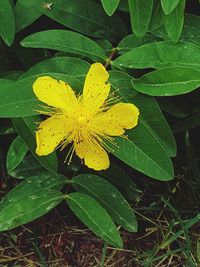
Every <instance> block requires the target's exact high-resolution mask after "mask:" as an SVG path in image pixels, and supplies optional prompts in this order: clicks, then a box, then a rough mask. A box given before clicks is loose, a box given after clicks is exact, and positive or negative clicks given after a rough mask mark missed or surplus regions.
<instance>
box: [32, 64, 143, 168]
mask: <svg viewBox="0 0 200 267" xmlns="http://www.w3.org/2000/svg"><path fill="white" fill-rule="evenodd" d="M108 77H109V74H108V72H107V71H106V69H105V68H104V67H103V65H102V64H100V63H94V64H92V65H91V67H90V69H89V71H88V73H87V76H86V79H85V83H84V88H83V93H82V95H79V96H76V95H75V93H74V91H73V90H72V88H71V87H70V86H69V84H67V83H65V82H63V81H57V80H55V79H53V78H51V77H49V76H43V77H39V78H38V79H37V80H36V81H35V82H34V84H33V91H34V93H35V94H36V96H37V97H38V99H39V100H40V101H42V102H44V103H45V104H47V105H48V106H50V107H51V108H50V109H51V111H49V112H47V114H48V115H50V118H48V119H46V120H45V121H43V122H42V123H41V124H40V125H39V127H38V130H37V132H36V142H37V148H36V153H37V154H38V155H39V156H42V155H48V154H50V153H51V152H53V151H54V150H55V149H56V148H58V147H60V148H61V150H62V149H63V148H65V147H66V146H67V145H68V144H69V143H73V145H72V148H71V151H70V153H71V156H70V160H71V157H72V154H73V153H74V151H75V153H76V154H77V155H78V157H79V158H81V159H82V160H83V161H84V163H85V165H87V166H88V167H89V168H92V169H94V170H105V169H107V168H108V167H109V165H110V162H109V157H108V154H107V152H106V151H105V148H106V149H107V150H109V148H108V145H107V143H108V142H109V141H110V142H113V136H122V135H123V134H124V132H125V131H124V129H131V128H133V127H135V126H136V125H137V123H138V116H139V110H138V108H137V107H136V106H135V105H133V104H129V103H121V102H120V103H117V104H114V105H111V103H112V102H113V100H116V99H115V98H114V97H113V95H112V94H110V95H109V92H110V84H109V83H108V82H107V80H108ZM107 141H108V142H107Z"/></svg>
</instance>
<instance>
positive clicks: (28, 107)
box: [0, 72, 82, 118]
mask: <svg viewBox="0 0 200 267" xmlns="http://www.w3.org/2000/svg"><path fill="white" fill-rule="evenodd" d="M40 76H51V77H53V78H55V79H58V80H59V79H60V80H63V81H65V82H67V83H69V85H70V86H71V87H72V88H73V89H79V90H80V89H81V88H82V83H81V82H80V81H79V80H78V79H77V78H75V77H72V76H69V75H66V74H62V73H46V72H45V73H40V74H37V75H33V76H30V77H27V78H24V79H21V80H18V81H16V82H15V83H13V82H10V83H9V84H8V83H7V82H6V84H5V86H4V83H3V85H2V86H1V88H0V117H2V118H5V117H6V118H17V117H28V116H32V115H36V114H38V112H37V111H36V110H38V109H39V110H41V109H42V107H41V102H39V101H38V99H37V98H36V96H35V94H34V93H33V89H32V87H33V83H34V81H35V80H36V79H37V78H38V77H40ZM0 81H2V80H0ZM4 81H5V80H4Z"/></svg>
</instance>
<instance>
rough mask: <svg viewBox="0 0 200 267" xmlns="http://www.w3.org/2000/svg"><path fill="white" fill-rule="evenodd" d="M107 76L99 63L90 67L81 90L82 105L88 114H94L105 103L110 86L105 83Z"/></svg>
mask: <svg viewBox="0 0 200 267" xmlns="http://www.w3.org/2000/svg"><path fill="white" fill-rule="evenodd" d="M108 78H109V74H108V72H107V71H106V69H105V68H104V66H103V65H102V64H100V63H94V64H92V65H91V67H90V69H89V71H88V73H87V76H86V79H85V83H84V88H83V103H84V106H85V107H86V109H87V110H89V111H90V113H95V112H96V111H97V110H98V109H99V108H100V107H101V106H102V105H103V103H104V102H105V100H106V99H107V97H108V95H109V92H110V84H109V83H106V82H107V80H108Z"/></svg>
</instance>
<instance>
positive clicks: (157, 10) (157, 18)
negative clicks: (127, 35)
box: [148, 0, 164, 32]
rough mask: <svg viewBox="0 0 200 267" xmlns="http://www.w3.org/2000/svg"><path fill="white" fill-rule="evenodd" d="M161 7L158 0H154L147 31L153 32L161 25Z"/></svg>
mask: <svg viewBox="0 0 200 267" xmlns="http://www.w3.org/2000/svg"><path fill="white" fill-rule="evenodd" d="M163 17H164V16H163V9H162V7H161V3H160V0H155V1H154V5H153V11H152V18H151V22H150V25H149V29H148V30H149V32H154V31H156V30H157V29H159V28H160V27H161V26H162V25H163V23H164V22H163Z"/></svg>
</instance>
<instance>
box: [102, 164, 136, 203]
mask: <svg viewBox="0 0 200 267" xmlns="http://www.w3.org/2000/svg"><path fill="white" fill-rule="evenodd" d="M101 175H102V176H104V177H105V178H106V179H108V180H109V181H110V182H111V183H112V184H113V185H115V186H116V187H117V188H118V189H119V191H120V192H122V194H123V195H124V196H125V197H126V198H128V199H130V200H131V201H139V200H140V195H141V191H140V190H139V189H138V188H137V186H136V184H135V183H134V182H133V180H132V179H131V178H130V176H129V175H128V174H127V173H126V172H125V171H124V170H122V169H121V168H120V167H119V166H118V165H116V164H114V163H113V162H111V164H110V167H109V168H108V169H107V170H106V171H102V172H101Z"/></svg>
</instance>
